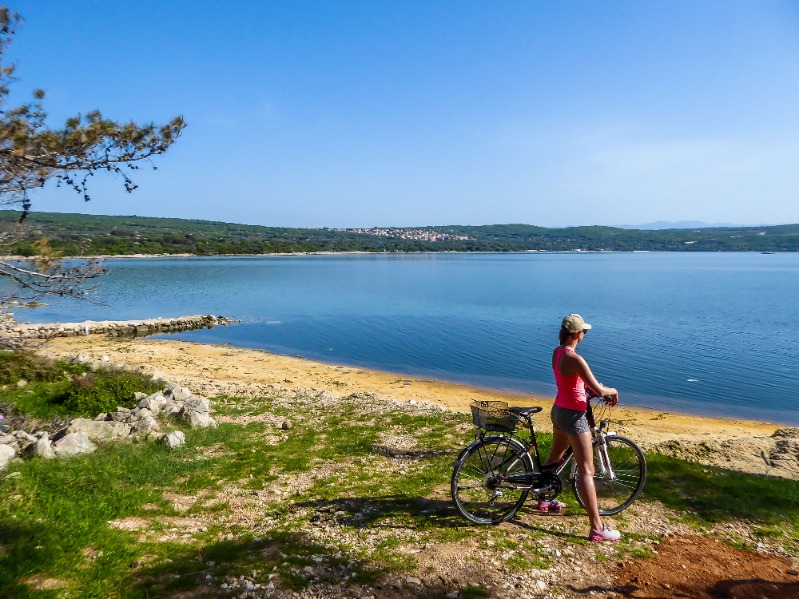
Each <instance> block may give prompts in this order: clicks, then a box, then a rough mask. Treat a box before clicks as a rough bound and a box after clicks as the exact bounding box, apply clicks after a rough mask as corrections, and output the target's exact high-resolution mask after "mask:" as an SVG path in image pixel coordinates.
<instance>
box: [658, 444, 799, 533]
mask: <svg viewBox="0 0 799 599" xmlns="http://www.w3.org/2000/svg"><path fill="white" fill-rule="evenodd" d="M647 470H648V473H647V481H646V487H644V494H643V498H644V500H646V499H647V498H648V499H657V500H659V501H661V502H662V503H663V504H664V505H666V506H668V507H670V508H672V509H675V510H691V511H693V512H695V513H696V514H697V515H698V516H699V517H700V518H702V519H703V520H706V521H709V522H719V521H724V520H733V519H741V518H744V519H747V520H750V521H754V522H758V523H761V524H777V523H781V522H784V521H785V520H786V519H787V520H788V521H791V522H793V525H794V527H797V526H799V485H797V484H796V481H793V480H787V479H783V478H776V477H771V476H758V475H753V474H743V473H740V472H735V471H732V470H725V469H723V468H716V467H711V466H704V465H701V464H695V463H692V462H684V461H681V460H677V459H674V458H669V457H667V456H662V455H657V454H653V453H648V454H647Z"/></svg>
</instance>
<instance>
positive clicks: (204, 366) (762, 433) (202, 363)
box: [39, 336, 790, 476]
mask: <svg viewBox="0 0 799 599" xmlns="http://www.w3.org/2000/svg"><path fill="white" fill-rule="evenodd" d="M39 351H40V352H41V353H44V354H47V355H50V356H54V357H61V358H66V357H72V356H75V355H76V354H85V355H87V356H90V357H91V358H92V359H94V360H99V361H105V362H110V363H113V364H121V365H125V366H126V367H128V368H136V369H140V370H143V371H148V372H156V373H162V374H164V375H167V376H168V378H169V379H170V380H174V381H176V382H178V383H180V384H182V385H185V386H187V387H189V388H190V389H192V391H194V392H196V393H199V394H202V395H205V396H208V397H213V396H215V395H223V394H227V395H231V396H236V395H242V396H251V397H252V396H258V394H259V393H260V394H263V393H264V392H265V390H267V389H272V390H274V388H278V389H280V388H285V389H294V390H300V389H301V390H306V391H308V392H312V391H325V392H328V393H333V394H336V395H339V396H346V395H350V394H353V393H364V392H365V393H376V394H379V395H381V396H384V397H388V398H391V399H394V400H398V401H406V402H417V403H422V402H428V403H435V404H438V405H440V406H442V407H444V408H445V409H448V410H452V411H456V412H464V413H468V412H469V404H470V403H471V402H472V401H475V400H502V401H507V402H508V403H509V404H510V405H515V406H521V405H525V406H540V407H542V408H544V412H542V414H540V415H539V416H538V418H537V419H536V423H537V425H538V428H539V430H540V431H541V432H545V433H547V432H549V431H550V430H551V424H550V422H549V417H548V410H549V407H550V406H551V405H552V398H548V397H540V396H539V397H536V396H532V395H528V394H522V393H513V392H508V391H501V390H491V389H481V388H477V387H470V386H467V385H461V384H457V383H452V382H446V381H439V380H433V379H429V378H421V377H412V376H407V375H403V374H396V373H391V372H383V371H378V370H369V369H365V368H358V367H351V366H342V365H335V364H328V363H324V362H316V361H313V360H309V359H306V358H302V357H297V356H286V355H279V354H273V353H269V352H267V351H264V350H255V349H241V348H235V347H231V346H227V345H211V344H201V343H192V342H186V341H175V340H153V339H147V338H135V339H128V340H120V339H112V338H104V337H99V336H95V337H62V338H57V339H53V340H51V341H49V342H48V343H47V344H46V345H44V346H43V347H42V348H40V350H39ZM622 399H623V398H622ZM785 428H790V427H786V426H784V425H779V424H775V423H769V422H759V421H750V420H740V419H731V418H718V417H706V416H695V415H691V414H682V413H677V412H666V411H660V410H651V409H646V408H638V407H629V406H624V405H620V406H617V407H616V408H614V409H613V412H612V416H611V430H615V431H617V432H618V433H619V434H623V435H626V436H629V437H630V438H632V439H634V440H635V441H636V442H638V443H639V444H640V445H641V446H642V447H643V448H644V449H652V448H659V447H662V446H663V444H668V443H672V444H674V443H676V444H678V445H680V446H682V445H686V444H687V445H691V444H704V445H707V444H708V443H711V442H713V443H722V444H724V443H730V442H732V444H733V445H736V446H741V448H742V452H739V453H742V455H741V456H731V455H723V456H721V457H722V458H723V460H722V463H723V464H727V463H729V464H730V465H733V466H735V467H736V468H737V469H742V470H746V471H749V472H757V473H771V469H770V468H769V466H768V463H767V461H766V460H764V458H762V457H761V453H762V451H763V447H764V445H763V443H765V442H766V441H767V440H770V438H771V435H773V434H774V433H775V431H777V430H779V429H785ZM753 444H754V445H753ZM704 453H707V451H705V452H704ZM743 454H745V455H743ZM739 458H740V460H742V462H741V464H737V463H735V462H736V460H738V461H740V460H739ZM744 462H747V463H744ZM711 463H712V460H711ZM784 475H785V474H780V476H784Z"/></svg>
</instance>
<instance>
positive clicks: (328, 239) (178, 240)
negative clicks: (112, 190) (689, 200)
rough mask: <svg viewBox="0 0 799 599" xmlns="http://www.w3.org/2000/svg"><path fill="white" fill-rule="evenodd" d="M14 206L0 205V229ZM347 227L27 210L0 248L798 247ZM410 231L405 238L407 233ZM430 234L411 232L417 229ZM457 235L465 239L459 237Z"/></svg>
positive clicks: (772, 241) (789, 230)
mask: <svg viewBox="0 0 799 599" xmlns="http://www.w3.org/2000/svg"><path fill="white" fill-rule="evenodd" d="M18 218H19V212H15V211H10V210H4V211H0V225H2V226H3V229H4V230H8V229H10V228H14V229H17V226H16V225H14V224H13V223H14V222H15V221H16V220H17V219H18ZM386 231H387V230H386V229H381V232H382V233H383V234H382V235H376V234H372V233H369V232H364V230H363V229H359V230H358V231H349V230H332V229H288V228H279V227H263V226H258V225H238V224H230V223H222V222H214V221H205V220H187V219H178V218H152V217H141V216H91V215H86V214H61V213H52V212H34V213H31V214H30V215H29V216H28V218H27V219H26V220H25V222H24V223H23V225H21V226H20V227H19V228H18V229H17V230H16V235H15V236H13V239H14V240H15V241H13V242H12V245H11V246H10V247H7V248H4V250H3V251H4V252H5V253H15V254H19V255H23V256H31V255H33V254H35V251H36V250H35V248H34V245H33V243H34V242H35V241H36V240H37V239H40V238H42V237H46V238H48V239H50V246H51V247H52V248H53V249H54V250H56V251H58V252H61V253H62V254H64V255H69V256H94V255H108V256H116V255H122V254H195V255H198V256H212V255H217V254H269V253H289V252H353V251H358V252H422V251H424V252H431V251H432V252H436V251H459V252H520V251H530V250H538V251H575V250H581V251H601V250H605V251H703V252H708V251H726V252H730V251H759V252H765V251H768V252H783V251H791V252H795V251H797V250H799V224H795V225H779V226H771V227H715V228H705V229H667V230H658V231H652V230H639V229H619V228H613V227H598V226H593V227H568V228H562V229H549V228H544V227H536V226H532V225H485V226H479V227H467V226H446V227H414V228H413V229H412V230H411V229H403V228H394V229H389V230H388V233H386ZM411 231H412V232H413V233H412V234H413V235H415V237H417V238H409V237H408V236H409V235H410V234H411V233H410V232H411ZM419 231H423V232H429V233H430V237H432V238H433V239H432V240H430V239H419V238H418V237H419V235H418V232H419ZM464 238H465V239H464Z"/></svg>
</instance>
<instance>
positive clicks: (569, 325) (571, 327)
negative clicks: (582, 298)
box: [560, 314, 591, 333]
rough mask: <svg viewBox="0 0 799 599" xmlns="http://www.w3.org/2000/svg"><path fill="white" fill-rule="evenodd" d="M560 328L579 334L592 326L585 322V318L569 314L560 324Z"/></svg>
mask: <svg viewBox="0 0 799 599" xmlns="http://www.w3.org/2000/svg"><path fill="white" fill-rule="evenodd" d="M560 326H562V327H563V328H564V329H566V330H567V331H569V332H570V333H579V332H580V331H587V330H588V329H590V328H591V325H590V324H588V323H587V322H585V321H584V320H583V317H582V316H580V315H579V314H569V315H568V316H567V317H566V318H564V319H563V322H562V323H561V324H560Z"/></svg>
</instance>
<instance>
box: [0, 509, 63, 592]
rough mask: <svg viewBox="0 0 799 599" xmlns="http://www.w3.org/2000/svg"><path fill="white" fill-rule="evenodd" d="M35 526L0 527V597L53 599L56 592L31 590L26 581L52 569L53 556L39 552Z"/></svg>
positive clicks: (38, 529) (39, 529)
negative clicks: (47, 598) (32, 576)
mask: <svg viewBox="0 0 799 599" xmlns="http://www.w3.org/2000/svg"><path fill="white" fill-rule="evenodd" d="M44 534H45V531H44V528H43V527H39V526H17V525H14V524H9V523H8V522H3V523H0V597H33V596H35V597H55V596H56V591H51V592H50V591H44V590H33V589H31V588H30V587H29V586H28V585H27V584H25V583H24V582H22V580H24V579H25V578H26V577H28V576H31V575H34V574H36V573H37V572H44V571H47V570H49V569H50V568H52V566H53V564H54V561H55V560H56V559H57V556H55V555H53V554H52V553H49V552H46V551H41V547H40V546H39V539H41V538H42V536H43V535H44Z"/></svg>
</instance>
